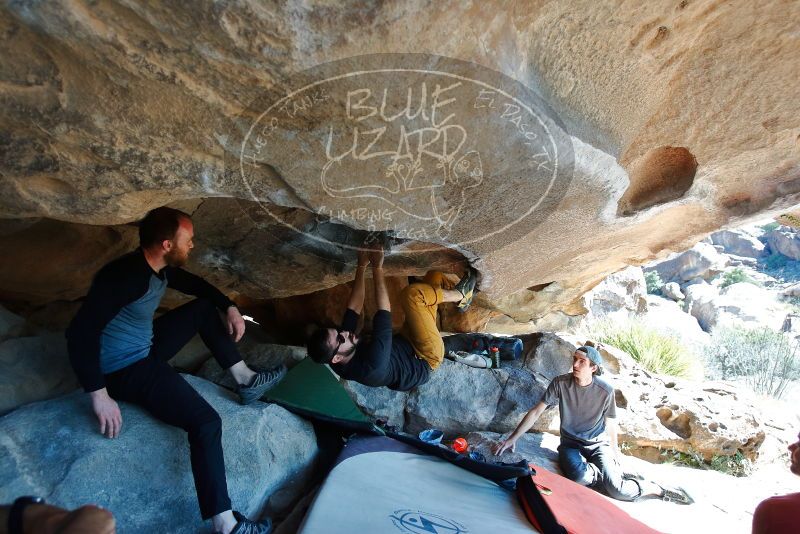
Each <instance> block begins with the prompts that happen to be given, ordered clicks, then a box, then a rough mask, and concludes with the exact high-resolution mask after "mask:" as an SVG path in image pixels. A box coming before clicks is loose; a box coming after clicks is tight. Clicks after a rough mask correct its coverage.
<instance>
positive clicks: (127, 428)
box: [0, 376, 317, 533]
mask: <svg viewBox="0 0 800 534" xmlns="http://www.w3.org/2000/svg"><path fill="white" fill-rule="evenodd" d="M186 379H187V380H188V381H189V382H190V383H191V384H192V386H193V387H194V388H195V389H197V390H198V391H199V392H200V394H201V395H203V397H204V398H205V399H206V400H207V401H208V402H209V403H210V404H211V405H212V406H213V407H214V409H215V410H217V412H218V413H219V414H220V416H221V417H222V421H223V433H222V445H223V450H224V452H225V467H226V475H227V480H228V490H229V493H230V495H231V500H232V501H233V506H234V508H235V509H237V510H240V511H241V512H242V513H244V514H245V515H248V516H251V517H252V516H258V515H259V514H260V513H261V511H262V510H263V509H264V506H265V504H268V501H270V496H271V495H279V496H280V493H281V490H282V489H283V488H285V487H287V486H288V485H289V484H290V482H292V481H296V480H298V479H300V480H302V479H304V478H305V477H308V476H309V474H310V473H309V470H310V468H311V467H312V465H313V462H314V460H315V457H316V455H317V445H316V438H315V436H314V431H313V429H312V427H311V424H310V423H308V422H306V421H303V420H302V419H300V418H298V417H296V416H294V415H292V414H290V413H289V412H287V411H286V410H284V409H283V408H280V407H279V406H275V405H268V404H264V403H260V402H256V403H254V404H251V405H249V406H240V405H239V404H238V402H236V400H235V398H234V395H233V394H232V393H230V392H227V391H225V390H223V389H221V388H218V387H217V386H214V385H213V384H211V383H209V382H206V381H204V380H201V379H198V378H195V377H192V376H186ZM120 407H121V410H122V417H123V427H122V433H121V434H120V436H119V438H117V439H114V440H109V439H106V438H104V437H102V436H101V435H100V434H99V433H98V432H97V421H96V420H95V417H94V415H93V413H92V411H91V406H90V404H89V401H88V397H87V396H86V395H85V394H83V393H73V394H71V395H67V396H65V397H60V398H58V399H53V400H49V401H45V402H40V403H36V404H31V405H28V406H25V407H23V408H20V409H18V410H17V411H15V412H13V413H11V414H9V415H6V416H5V417H3V418H0V436H3V437H2V439H0V478H2V480H3V485H2V487H1V488H0V501H2V502H11V501H12V500H14V499H15V498H16V497H17V496H19V495H31V494H33V495H47V497H48V501H49V502H52V503H57V504H58V505H60V506H64V507H67V508H75V507H78V506H80V505H83V504H85V503H96V504H99V505H101V506H103V507H105V508H108V509H109V510H111V511H112V512H113V513H114V516H115V517H116V520H117V528H118V530H119V531H120V532H176V533H181V532H185V533H194V532H199V531H203V530H207V529H208V528H209V527H210V526H209V524H208V523H204V522H203V521H202V520H201V518H200V512H199V510H198V508H197V497H196V494H195V490H194V482H193V479H192V472H191V467H190V464H189V445H188V443H187V442H186V434H185V433H184V432H183V431H182V430H180V429H178V428H174V427H170V426H167V425H165V424H163V423H161V422H158V421H157V420H155V419H154V418H153V417H152V416H150V415H149V414H147V413H145V412H144V411H143V410H141V409H140V408H138V407H136V406H133V405H129V404H126V403H120ZM294 491H295V496H296V495H298V494H299V492H300V488H296V489H295V490H294ZM283 497H284V498H285V497H286V496H283ZM269 504H270V505H271V504H272V502H271V501H270V502H269ZM167 511H168V513H167Z"/></svg>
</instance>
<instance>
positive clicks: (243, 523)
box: [231, 510, 272, 534]
mask: <svg viewBox="0 0 800 534" xmlns="http://www.w3.org/2000/svg"><path fill="white" fill-rule="evenodd" d="M233 517H235V518H236V521H237V523H236V526H235V527H233V530H231V534H269V533H270V532H272V519H270V518H266V519H262V520H261V521H251V520H249V519H247V518H246V517H245V516H243V515H242V514H240V513H239V512H237V511H235V510H234V512H233Z"/></svg>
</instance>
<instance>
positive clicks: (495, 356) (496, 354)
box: [489, 347, 500, 369]
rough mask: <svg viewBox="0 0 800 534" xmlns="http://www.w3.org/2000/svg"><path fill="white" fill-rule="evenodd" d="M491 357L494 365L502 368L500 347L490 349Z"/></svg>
mask: <svg viewBox="0 0 800 534" xmlns="http://www.w3.org/2000/svg"><path fill="white" fill-rule="evenodd" d="M489 357H490V358H491V359H492V367H493V368H495V369H500V349H498V348H497V347H492V348H490V349H489Z"/></svg>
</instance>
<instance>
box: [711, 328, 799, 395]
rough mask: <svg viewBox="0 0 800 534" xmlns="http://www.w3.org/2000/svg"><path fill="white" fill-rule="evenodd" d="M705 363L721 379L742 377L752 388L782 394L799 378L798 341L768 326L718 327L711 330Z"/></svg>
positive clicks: (764, 393)
mask: <svg viewBox="0 0 800 534" xmlns="http://www.w3.org/2000/svg"><path fill="white" fill-rule="evenodd" d="M712 346H713V347H715V350H713V351H712V352H710V353H709V356H708V367H709V368H710V369H711V370H712V371H713V372H714V374H716V375H717V376H718V377H719V378H721V379H723V380H732V379H741V380H743V381H744V382H745V384H747V385H748V386H749V387H750V388H752V389H753V391H755V392H757V393H761V394H763V395H769V396H771V397H774V398H776V399H779V398H781V396H783V393H784V392H785V391H786V387H787V386H788V385H789V384H790V383H791V382H792V381H793V380H798V379H800V355H798V352H797V343H796V342H794V341H791V340H789V339H788V338H787V337H786V336H784V335H783V334H781V333H780V332H775V331H773V330H770V329H769V328H758V329H753V330H748V329H733V328H720V329H718V330H715V332H714V334H713V344H712Z"/></svg>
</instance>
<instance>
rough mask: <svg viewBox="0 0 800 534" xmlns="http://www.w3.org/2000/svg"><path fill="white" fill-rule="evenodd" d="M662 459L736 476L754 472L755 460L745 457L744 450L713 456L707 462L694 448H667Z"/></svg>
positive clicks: (670, 462) (748, 474) (675, 463)
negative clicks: (686, 449)
mask: <svg viewBox="0 0 800 534" xmlns="http://www.w3.org/2000/svg"><path fill="white" fill-rule="evenodd" d="M661 460H662V461H663V462H664V463H667V464H673V465H682V466H685V467H693V468H695V469H711V470H713V471H719V472H720V473H725V474H726V475H733V476H735V477H746V476H750V475H751V474H752V473H753V462H751V461H750V460H748V459H747V458H745V457H744V454H742V451H736V453H735V454H734V455H733V456H713V457H712V458H711V461H710V462H706V461H705V460H704V459H703V456H702V455H701V454H700V453H698V452H696V451H694V450H692V449H689V452H680V451H676V450H674V449H667V450H664V451H661Z"/></svg>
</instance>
